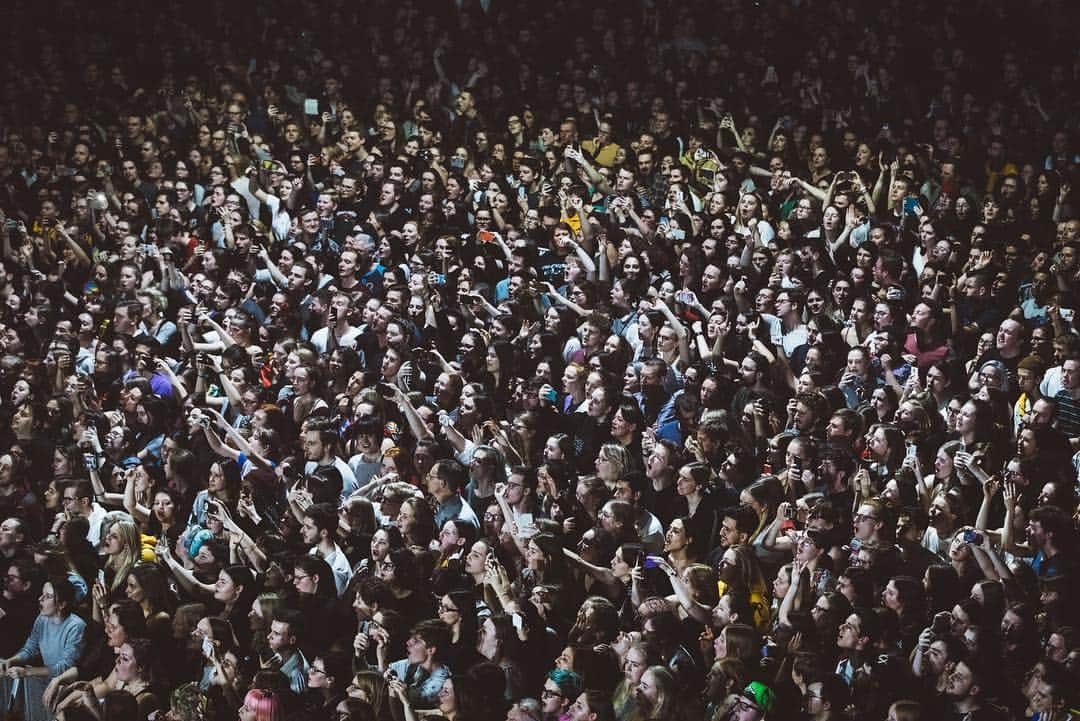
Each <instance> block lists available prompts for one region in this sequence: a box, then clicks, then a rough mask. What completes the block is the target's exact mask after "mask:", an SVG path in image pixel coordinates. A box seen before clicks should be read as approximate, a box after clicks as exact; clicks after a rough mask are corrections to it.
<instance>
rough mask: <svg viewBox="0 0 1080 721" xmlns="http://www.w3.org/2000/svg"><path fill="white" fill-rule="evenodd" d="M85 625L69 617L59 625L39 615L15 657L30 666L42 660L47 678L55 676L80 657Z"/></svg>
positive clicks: (74, 616)
mask: <svg viewBox="0 0 1080 721" xmlns="http://www.w3.org/2000/svg"><path fill="white" fill-rule="evenodd" d="M85 631H86V622H85V621H83V620H82V619H81V618H79V617H78V616H76V615H75V614H70V615H69V616H68V617H67V618H65V619H63V620H62V621H60V622H59V623H57V622H56V621H55V619H53V618H48V617H45V616H38V617H37V620H35V621H34V627H33V628H32V629H31V630H30V637H29V638H27V639H26V643H24V644H23V647H22V649H20V650H19V652H18V653H17V654H15V655H16V656H18V657H20V658H24V659H26V660H27V661H28V662H30V663H31V664H33V663H34V662H36V661H37V660H38V659H41V661H42V665H44V666H48V667H49V676H50V677H56V676H59V675H60V674H62V673H63V672H64V671H67V670H68V669H69V668H71V667H72V666H74V665H75V663H76V662H77V661H78V660H79V657H80V656H82V652H83V634H84V633H85Z"/></svg>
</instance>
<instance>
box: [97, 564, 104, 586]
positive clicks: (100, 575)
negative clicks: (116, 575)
mask: <svg viewBox="0 0 1080 721" xmlns="http://www.w3.org/2000/svg"><path fill="white" fill-rule="evenodd" d="M97 582H98V583H100V584H101V587H102V588H105V587H106V586H105V569H103V568H99V569H98V572H97Z"/></svg>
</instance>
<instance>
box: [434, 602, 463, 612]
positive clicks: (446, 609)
mask: <svg viewBox="0 0 1080 721" xmlns="http://www.w3.org/2000/svg"><path fill="white" fill-rule="evenodd" d="M439 613H460V610H458V609H456V608H454V607H453V606H447V605H446V604H445V603H440V604H439Z"/></svg>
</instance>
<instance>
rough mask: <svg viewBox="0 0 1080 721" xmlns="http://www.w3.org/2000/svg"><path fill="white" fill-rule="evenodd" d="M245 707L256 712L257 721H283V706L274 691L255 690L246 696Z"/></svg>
mask: <svg viewBox="0 0 1080 721" xmlns="http://www.w3.org/2000/svg"><path fill="white" fill-rule="evenodd" d="M244 705H245V706H248V707H250V708H252V709H254V710H255V718H256V719H257V721H281V704H280V702H279V701H278V697H277V694H275V693H274V692H273V691H264V690H262V689H261V688H253V689H251V690H250V691H248V692H247V696H244Z"/></svg>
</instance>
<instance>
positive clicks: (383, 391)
mask: <svg viewBox="0 0 1080 721" xmlns="http://www.w3.org/2000/svg"><path fill="white" fill-rule="evenodd" d="M375 390H377V391H378V392H379V395H380V396H382V397H383V398H393V397H394V387H393V386H391V385H390V384H389V383H376V384H375Z"/></svg>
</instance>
